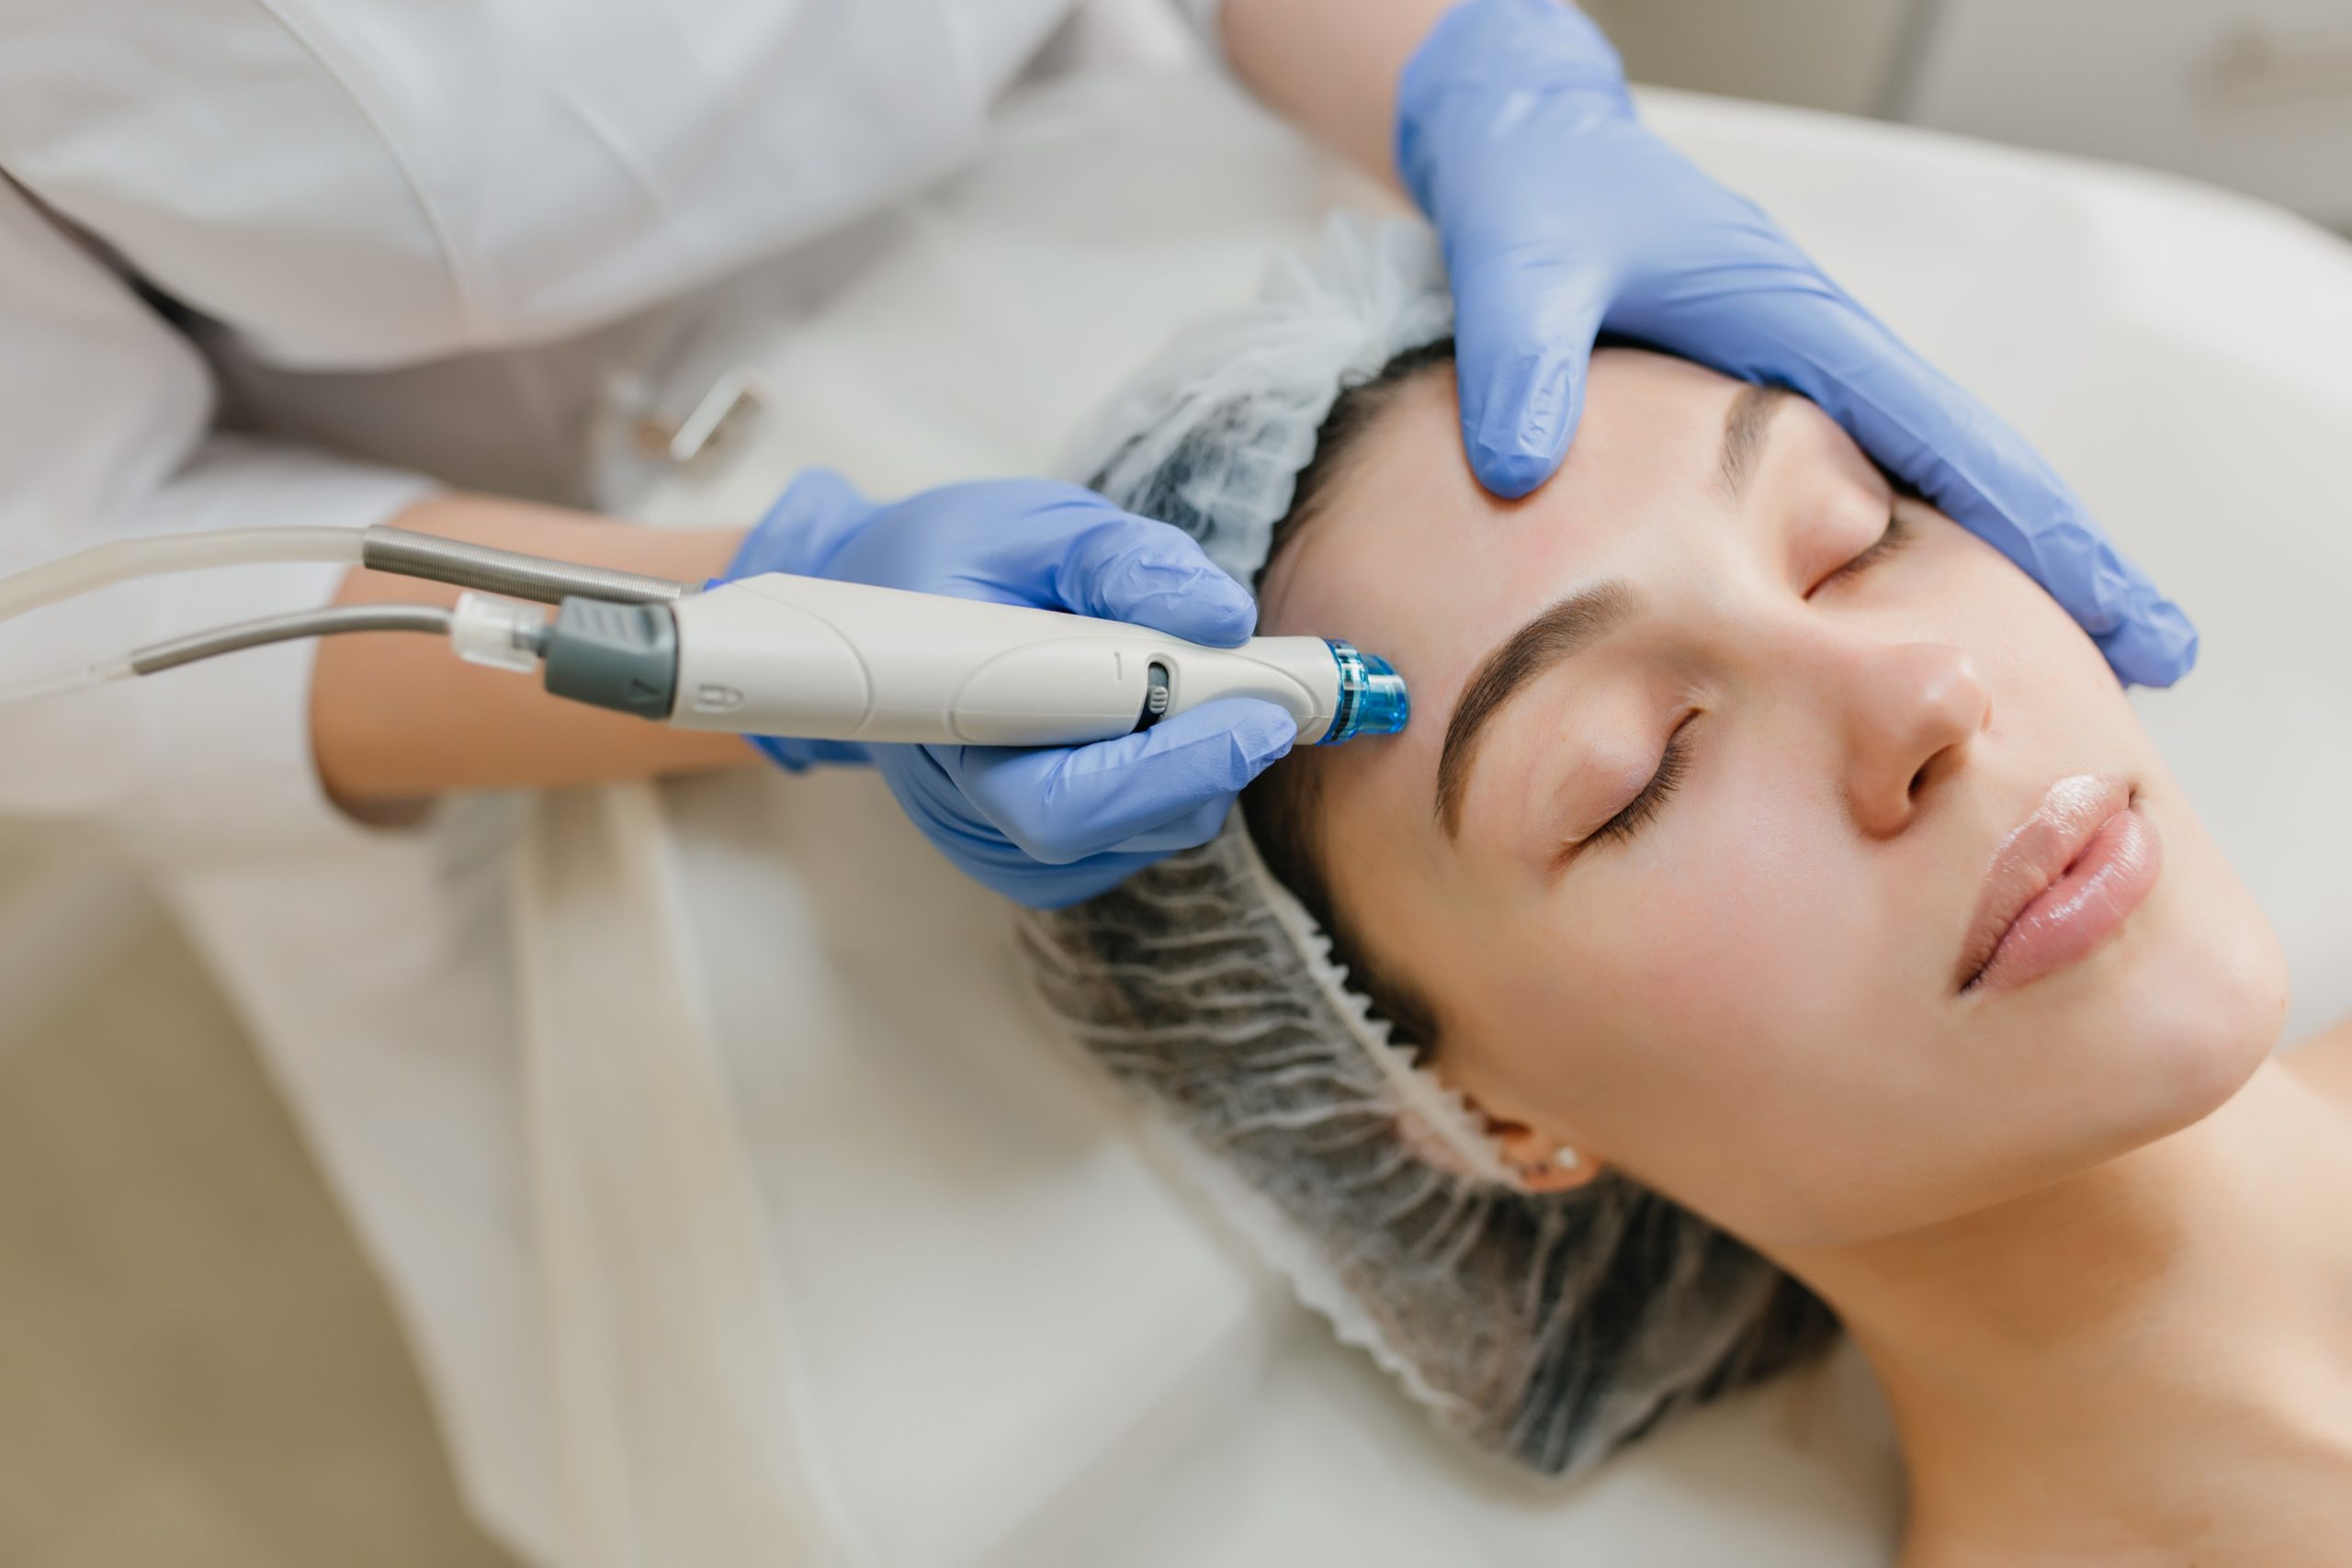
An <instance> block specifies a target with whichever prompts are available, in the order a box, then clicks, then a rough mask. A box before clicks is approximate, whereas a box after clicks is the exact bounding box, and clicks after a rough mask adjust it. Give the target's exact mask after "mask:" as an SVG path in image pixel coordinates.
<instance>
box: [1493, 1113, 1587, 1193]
mask: <svg viewBox="0 0 2352 1568" xmlns="http://www.w3.org/2000/svg"><path fill="white" fill-rule="evenodd" d="M1487 1131H1488V1132H1489V1133H1491V1134H1494V1139H1495V1144H1496V1146H1497V1147H1498V1148H1500V1149H1501V1150H1502V1153H1503V1163H1504V1164H1506V1165H1508V1166H1510V1168H1511V1170H1512V1172H1513V1173H1514V1174H1516V1175H1517V1176H1518V1178H1519V1180H1520V1185H1521V1186H1522V1187H1524V1188H1525V1189H1526V1190H1528V1191H1530V1192H1567V1191H1572V1190H1575V1189H1577V1188H1578V1187H1582V1186H1583V1185H1584V1184H1585V1183H1587V1182H1589V1181H1590V1180H1592V1179H1593V1178H1595V1177H1597V1176H1599V1175H1600V1173H1601V1171H1602V1170H1603V1169H1605V1167H1604V1166H1602V1164H1601V1163H1600V1161H1599V1160H1597V1159H1589V1158H1587V1157H1585V1156H1581V1155H1579V1154H1578V1153H1577V1151H1576V1150H1574V1149H1572V1148H1570V1147H1568V1146H1567V1145H1566V1144H1564V1143H1562V1142H1561V1141H1560V1140H1559V1139H1557V1138H1555V1137H1553V1136H1551V1135H1550V1134H1545V1133H1539V1132H1537V1131H1536V1130H1535V1129H1534V1128H1532V1127H1530V1126H1528V1125H1526V1124H1525V1123H1523V1122H1498V1121H1497V1120H1496V1119H1495V1118H1493V1117H1491V1116H1489V1117H1487Z"/></svg>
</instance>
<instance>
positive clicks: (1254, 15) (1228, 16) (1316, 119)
mask: <svg viewBox="0 0 2352 1568" xmlns="http://www.w3.org/2000/svg"><path fill="white" fill-rule="evenodd" d="M1453 4H1454V0H1225V16H1224V24H1223V26H1224V34H1225V49H1226V54H1227V57H1228V58H1229V59H1231V60H1232V62H1233V67H1234V70H1235V72H1236V73H1238V74H1239V76H1240V77H1241V79H1242V81H1244V82H1245V83H1247V84H1248V85H1249V86H1250V90H1251V91H1252V92H1254V93H1256V94H1257V95H1258V96H1259V97H1261V99H1263V100H1264V101H1265V103H1266V104H1267V106H1268V107H1271V108H1272V109H1274V110H1275V111H1276V112H1277V113H1279V114H1281V115H1283V117H1284V118H1288V119H1289V120H1290V121H1292V123H1294V124H1295V125H1297V126H1298V127H1300V128H1301V129H1302V130H1306V131H1307V132H1308V133H1309V134H1311V135H1313V136H1315V137H1316V138H1317V139H1318V140H1320V141H1323V142H1325V143H1326V144H1328V145H1329V146H1330V147H1332V148H1334V149H1335V150H1337V151H1338V152H1340V153H1342V154H1344V155H1345V156H1346V157H1347V158H1349V159H1350V160H1351V162H1353V163H1355V164H1360V165H1361V166H1362V167H1363V168H1364V169H1366V170H1368V171H1370V172H1371V173H1372V174H1373V175H1376V176H1378V177H1379V178H1380V179H1383V180H1385V181H1387V182H1388V183H1389V184H1391V185H1395V184H1396V183H1397V170H1396V149H1395V145H1394V137H1395V134H1396V123H1397V77H1398V75H1399V74H1401V73H1403V71H1404V69H1405V62H1407V61H1408V60H1409V59H1411V58H1412V54H1413V51H1414V50H1415V49H1416V48H1418V47H1419V44H1420V41H1421V40H1422V39H1424V38H1427V37H1428V36H1429V31H1430V28H1433V27H1435V26H1436V25H1437V21H1438V18H1439V17H1442V16H1443V15H1445V13H1446V12H1447V11H1449V10H1451V9H1453Z"/></svg>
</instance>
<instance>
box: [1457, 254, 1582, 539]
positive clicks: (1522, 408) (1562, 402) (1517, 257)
mask: <svg viewBox="0 0 2352 1568" xmlns="http://www.w3.org/2000/svg"><path fill="white" fill-rule="evenodd" d="M1453 250H1460V251H1463V252H1465V253H1467V254H1460V255H1453V254H1449V258H1448V259H1449V264H1450V265H1451V267H1452V269H1453V299H1454V329H1453V346H1454V364H1455V369H1456V373H1457V374H1458V376H1459V378H1460V379H1461V384H1462V445H1463V449H1464V451H1465V452H1466V453H1467V454H1468V456H1469V458H1470V467H1471V469H1472V470H1473V471H1474V472H1476V474H1477V476H1478V482H1479V483H1481V484H1483V485H1485V486H1486V487H1487V489H1488V490H1490V491H1494V493H1495V494H1497V495H1498V496H1501V497H1502V498H1503V499H1504V500H1506V501H1516V500H1517V499H1519V498H1520V497H1521V496H1523V495H1525V494H1527V493H1528V492H1529V491H1532V490H1534V489H1535V488H1536V487H1537V486H1538V485H1540V484H1542V483H1543V482H1544V480H1546V479H1550V478H1551V477H1552V476H1553V475H1554V474H1555V473H1556V472H1558V471H1559V467H1560V463H1561V461H1562V460H1563V459H1564V458H1566V456H1567V453H1568V443H1569V442H1570V441H1572V440H1574V439H1575V437H1576V433H1577V423H1579V422H1580V421H1581V420H1582V418H1583V416H1584V387H1585V369H1586V367H1587V366H1588V365H1589V363H1590V361H1591V358H1592V344H1593V340H1594V339H1595V338H1597V337H1599V336H1600V323H1601V319H1602V317H1603V316H1604V315H1606V314H1607V312H1608V310H1609V301H1610V292H1611V290H1610V286H1609V282H1608V280H1607V278H1606V277H1604V276H1601V275H1600V273H1599V272H1598V271H1596V270H1594V269H1592V268H1589V267H1586V266H1581V265H1576V264H1574V263H1572V262H1569V263H1564V262H1562V261H1560V260H1559V259H1557V258H1556V257H1553V256H1548V255H1530V254H1525V253H1524V252H1522V251H1520V250H1517V249H1513V248H1510V247H1507V246H1501V245H1496V246H1493V247H1491V248H1483V249H1482V248H1479V247H1477V246H1475V245H1471V244H1464V245H1462V246H1458V247H1449V251H1450V252H1451V251H1453Z"/></svg>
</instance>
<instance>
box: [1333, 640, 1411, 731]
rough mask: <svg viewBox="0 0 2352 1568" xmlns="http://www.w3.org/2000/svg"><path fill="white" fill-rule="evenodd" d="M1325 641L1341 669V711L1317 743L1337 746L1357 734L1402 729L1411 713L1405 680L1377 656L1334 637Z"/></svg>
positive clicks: (1335, 715) (1334, 716)
mask: <svg viewBox="0 0 2352 1568" xmlns="http://www.w3.org/2000/svg"><path fill="white" fill-rule="evenodd" d="M1324 640H1325V641H1327V642H1329V644H1330V645H1331V657H1332V659H1333V660H1337V661H1338V663H1339V666H1340V711H1339V712H1337V713H1335V714H1333V715H1332V716H1331V728H1329V730H1328V731H1327V732H1325V734H1324V736H1323V739H1321V740H1320V741H1318V742H1317V744H1318V745H1323V746H1337V745H1338V744H1339V743H1340V741H1342V740H1352V739H1355V738H1356V737H1357V736H1359V735H1394V734H1396V733H1397V731H1398V730H1400V729H1402V728H1405V721H1406V719H1408V717H1410V716H1412V711H1413V705H1412V702H1411V700H1410V699H1409V698H1408V697H1407V696H1406V695H1405V678H1404V677H1403V676H1402V675H1399V674H1397V671H1394V670H1392V669H1390V668H1389V665H1388V660H1385V659H1383V658H1381V657H1379V656H1378V655H1377V654H1371V653H1358V652H1357V651H1356V650H1355V649H1353V648H1351V647H1350V646H1349V645H1348V644H1346V643H1344V642H1340V641H1339V640H1338V639H1336V638H1330V637H1327V638H1325V639H1324Z"/></svg>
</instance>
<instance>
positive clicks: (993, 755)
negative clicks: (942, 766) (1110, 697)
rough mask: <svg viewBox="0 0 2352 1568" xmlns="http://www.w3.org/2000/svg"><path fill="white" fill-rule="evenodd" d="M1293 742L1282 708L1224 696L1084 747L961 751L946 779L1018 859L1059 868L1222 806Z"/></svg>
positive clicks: (1291, 725) (1292, 728) (1295, 730)
mask: <svg viewBox="0 0 2352 1568" xmlns="http://www.w3.org/2000/svg"><path fill="white" fill-rule="evenodd" d="M1297 734H1298V726H1297V723H1296V721H1295V720H1294V719H1293V718H1292V717H1291V716H1290V714H1289V713H1288V712H1287V711H1285V710H1284V709H1283V708H1279V707H1277V706H1275V705H1273V704H1272V703H1268V702H1261V701H1259V700H1258V699H1256V698H1253V697H1227V698H1223V699H1220V700H1219V701H1216V702H1212V703H1204V704H1202V705H1200V706H1199V707H1197V708H1193V709H1191V710H1190V711H1188V712H1185V713H1180V714H1176V715H1173V716H1170V717H1168V718H1165V719H1162V720H1161V721H1160V722H1159V723H1158V724H1156V725H1154V726H1152V727H1151V728H1149V729H1146V730H1142V731H1139V732H1138V733H1136V734H1134V735H1125V736H1121V737H1120V738H1119V739H1115V740H1103V741H1098V742H1096V743H1095V744H1093V745H1091V746H1078V747H1057V748H1051V749H1046V750H1028V749H1023V748H1015V747H983V746H967V747H964V748H961V749H960V750H958V751H957V752H956V753H954V754H953V756H954V761H951V762H950V763H949V764H948V771H949V772H950V773H952V774H954V775H955V777H956V783H957V784H958V785H959V786H960V787H961V788H962V790H963V792H964V795H965V798H966V799H967V800H968V801H969V802H970V803H971V805H972V807H973V808H974V809H975V810H977V811H978V812H979V814H980V815H981V816H982V817H984V818H987V819H988V821H989V823H990V824H991V825H992V826H993V827H995V829H997V830H998V831H999V832H1001V833H1002V834H1003V835H1004V836H1005V837H1006V838H1007V839H1009V840H1012V843H1013V844H1014V845H1015V846H1016V847H1018V848H1019V849H1020V850H1021V851H1022V852H1023V853H1024V854H1026V855H1028V856H1029V857H1030V858H1031V859H1033V860H1036V861H1041V862H1043V863H1046V864H1047V865H1067V864H1069V863H1071V862H1072V861H1079V860H1083V859H1085V858H1086V857H1087V856H1089V855H1095V854H1102V853H1105V852H1111V851H1116V850H1124V849H1126V848H1128V847H1129V845H1130V844H1131V843H1132V842H1133V841H1134V840H1139V839H1142V838H1144V837H1145V836H1146V835H1148V834H1154V833H1159V832H1160V831H1161V830H1162V829H1169V828H1170V826H1171V824H1174V823H1175V822H1176V820H1177V819H1178V818H1183V817H1185V816H1187V815H1188V814H1191V813H1195V812H1198V811H1199V810H1200V808H1201V807H1204V806H1209V805H1220V804H1229V803H1230V801H1231V799H1232V797H1233V796H1234V795H1236V794H1238V792H1239V791H1240V789H1241V788H1242V786H1243V785H1245V784H1248V783H1249V782H1250V780H1251V779H1254V778H1256V777H1257V776H1258V774H1259V773H1261V772H1263V771H1264V770H1265V768H1266V766H1267V765H1268V764H1269V763H1271V762H1272V761H1274V760H1275V759H1276V758H1278V757H1280V756H1282V755H1283V753H1284V752H1286V751H1288V750H1290V747H1291V742H1292V741H1293V740H1294V739H1296V738H1297ZM1193 841H1195V842H1197V841H1199V840H1193Z"/></svg>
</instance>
